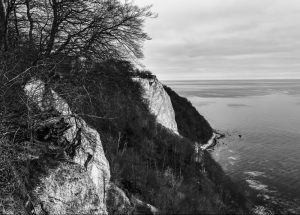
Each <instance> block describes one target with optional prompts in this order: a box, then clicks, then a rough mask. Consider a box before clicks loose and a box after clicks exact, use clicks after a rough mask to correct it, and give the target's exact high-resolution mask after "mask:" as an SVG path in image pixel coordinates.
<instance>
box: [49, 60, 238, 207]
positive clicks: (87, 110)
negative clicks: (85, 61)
mask: <svg viewBox="0 0 300 215" xmlns="http://www.w3.org/2000/svg"><path fill="white" fill-rule="evenodd" d="M134 71H135V70H134V68H133V66H132V65H131V64H130V63H128V62H124V61H115V60H111V61H107V62H103V63H101V64H96V65H94V66H91V67H90V68H89V69H88V70H86V68H80V67H79V69H77V68H73V69H71V70H70V71H69V74H68V73H65V74H64V75H63V77H62V78H60V79H55V80H51V81H50V82H49V84H50V85H51V86H52V87H53V88H54V89H55V91H56V92H59V93H60V94H61V96H63V97H64V98H65V99H66V100H67V101H68V103H69V104H70V105H71V107H72V109H73V110H74V112H76V113H78V114H80V115H81V116H82V117H83V118H84V119H85V120H86V121H88V122H89V124H91V125H93V126H94V127H95V128H96V129H97V130H98V131H99V132H100V133H101V139H102V142H103V146H104V149H105V153H106V156H107V158H108V160H109V163H110V168H111V174H112V180H113V182H114V183H115V184H116V185H118V186H119V187H121V188H122V189H123V190H125V192H126V193H127V195H128V196H132V195H133V196H135V197H138V198H140V199H141V200H143V201H145V202H147V203H150V204H152V205H154V206H156V207H158V208H159V209H160V210H162V212H165V213H208V212H212V213H223V212H224V213H236V212H242V211H243V210H240V208H241V207H243V206H239V205H236V204H234V203H232V202H236V200H235V199H234V198H233V196H234V195H233V194H232V192H233V193H234V190H232V189H229V188H228V187H226V186H225V184H226V183H225V181H222V179H221V180H219V181H218V180H217V179H216V178H215V177H218V178H222V177H219V176H215V174H216V172H209V171H208V169H210V168H216V169H218V171H220V172H219V174H220V175H224V173H223V172H222V170H221V169H220V167H218V165H217V164H216V163H215V162H213V161H212V159H211V158H210V156H209V155H206V156H204V154H200V157H201V159H200V160H201V162H195V152H194V144H193V143H192V142H191V141H190V140H189V139H187V138H184V137H179V136H177V135H174V134H172V133H170V132H169V130H167V129H165V128H163V127H162V126H160V125H159V124H157V123H156V121H155V117H154V116H153V115H152V114H151V113H150V112H149V110H148V106H147V103H146V101H144V99H143V97H142V93H143V89H141V87H140V85H139V84H138V83H137V82H134V81H133V80H132V77H134V76H135V75H136V72H134ZM188 110H190V109H187V111H188ZM197 126H198V127H199V125H197ZM201 138H207V137H202V136H201ZM202 140H203V139H202ZM204 159H205V160H211V161H210V162H204ZM214 166H215V167H214ZM210 173H211V174H210ZM216 183H218V184H219V186H216V185H215V184H216ZM224 196H226V198H224ZM241 205H243V204H241Z"/></svg>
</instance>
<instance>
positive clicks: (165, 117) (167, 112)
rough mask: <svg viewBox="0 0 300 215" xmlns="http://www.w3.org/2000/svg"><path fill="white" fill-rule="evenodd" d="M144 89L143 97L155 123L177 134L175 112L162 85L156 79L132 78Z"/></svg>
mask: <svg viewBox="0 0 300 215" xmlns="http://www.w3.org/2000/svg"><path fill="white" fill-rule="evenodd" d="M133 80H134V81H137V82H139V83H140V84H141V86H142V88H143V89H144V94H143V97H144V98H145V99H146V100H147V101H148V104H149V109H150V111H151V113H152V114H154V115H155V116H156V119H157V122H158V123H160V124H161V125H163V126H164V127H166V128H168V129H170V130H171V131H173V132H174V133H176V134H178V129H177V123H176V121H175V112H174V109H173V106H172V103H171V99H170V97H169V95H168V94H167V92H166V91H165V90H164V87H163V85H162V84H161V83H160V82H159V81H158V80H157V79H156V78H149V79H148V78H134V79H133Z"/></svg>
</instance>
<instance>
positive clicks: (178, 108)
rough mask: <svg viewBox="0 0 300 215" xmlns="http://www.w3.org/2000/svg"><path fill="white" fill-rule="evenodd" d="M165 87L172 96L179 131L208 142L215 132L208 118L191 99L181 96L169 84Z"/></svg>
mask: <svg viewBox="0 0 300 215" xmlns="http://www.w3.org/2000/svg"><path fill="white" fill-rule="evenodd" d="M164 89H165V90H166V91H167V93H168V95H169V96H170V98H171V102H172V105H173V108H174V111H175V118H176V122H177V127H178V131H179V133H180V134H181V135H182V136H184V137H186V138H189V139H190V140H192V141H195V142H198V143H206V142H207V141H208V140H209V139H210V138H211V136H212V133H213V129H212V128H211V126H210V125H209V123H208V122H207V121H206V119H205V118H204V117H203V116H202V115H200V114H199V112H198V111H197V110H196V108H195V107H194V106H193V105H192V104H191V102H190V101H189V100H187V99H186V98H184V97H181V96H179V95H178V94H177V93H176V92H174V91H173V90H172V89H171V88H170V87H168V86H164Z"/></svg>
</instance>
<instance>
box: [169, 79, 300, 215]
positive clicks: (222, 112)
mask: <svg viewBox="0 0 300 215" xmlns="http://www.w3.org/2000/svg"><path fill="white" fill-rule="evenodd" d="M163 83H164V84H166V85H168V86H169V87H171V88H172V89H173V90H175V91H176V92H177V93H178V94H179V95H181V96H184V97H187V98H188V99H189V100H190V101H191V102H192V104H193V105H194V107H195V108H196V109H197V110H198V111H199V113H200V114H201V115H203V116H204V117H205V118H206V119H207V121H208V122H209V123H210V124H211V126H212V127H213V128H214V129H216V130H217V131H219V132H221V133H224V134H225V135H226V137H225V138H224V139H221V140H220V141H219V143H218V145H217V146H216V147H215V148H214V149H213V150H212V151H211V152H210V153H211V154H212V156H213V158H214V159H215V160H216V161H217V162H218V163H219V164H220V165H221V167H222V168H223V170H224V171H225V173H227V174H228V175H229V176H230V177H231V179H232V180H233V181H234V182H236V183H237V184H239V185H240V186H241V187H242V188H243V190H244V191H245V195H246V196H247V197H248V198H249V199H251V201H252V202H253V203H254V204H255V205H256V206H255V207H256V209H257V210H259V209H260V208H262V209H263V210H264V212H266V213H265V214H268V213H270V214H300V80H201V81H196V80H193V81H164V82H163ZM256 209H255V210H256Z"/></svg>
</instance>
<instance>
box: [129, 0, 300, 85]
mask: <svg viewBox="0 0 300 215" xmlns="http://www.w3.org/2000/svg"><path fill="white" fill-rule="evenodd" d="M134 3H135V4H137V5H139V6H145V5H149V4H152V5H153V7H152V11H153V12H156V13H158V17H157V18H156V19H148V20H147V21H146V23H145V31H146V32H147V33H148V34H149V36H150V37H151V38H152V39H151V40H149V41H146V42H145V44H144V55H145V57H144V59H143V60H142V61H141V62H142V64H143V65H144V66H145V68H144V69H148V70H150V71H151V72H152V73H154V74H155V75H157V77H158V78H159V79H161V80H204V79H282V78H283V79H300V0H135V1H134Z"/></svg>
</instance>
